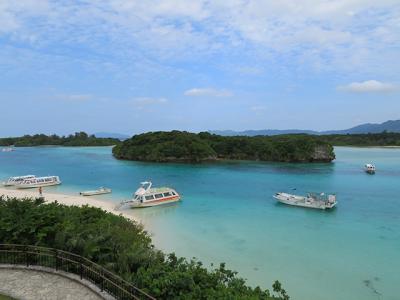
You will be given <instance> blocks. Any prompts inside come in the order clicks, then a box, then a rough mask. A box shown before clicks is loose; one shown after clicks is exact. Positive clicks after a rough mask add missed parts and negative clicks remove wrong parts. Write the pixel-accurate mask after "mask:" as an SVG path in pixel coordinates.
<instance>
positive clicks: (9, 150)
mask: <svg viewBox="0 0 400 300" xmlns="http://www.w3.org/2000/svg"><path fill="white" fill-rule="evenodd" d="M1 151H2V152H11V151H15V149H14V147H5V148H3V149H1Z"/></svg>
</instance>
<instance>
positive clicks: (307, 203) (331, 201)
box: [273, 193, 337, 209]
mask: <svg viewBox="0 0 400 300" xmlns="http://www.w3.org/2000/svg"><path fill="white" fill-rule="evenodd" d="M273 197H274V198H275V199H277V200H278V201H279V202H281V203H283V204H288V205H293V206H300V207H307V208H317V209H331V208H334V207H335V206H336V204H337V201H336V195H334V194H332V195H325V194H324V193H320V194H316V193H308V194H307V195H306V196H298V195H292V194H287V193H276V194H275V195H274V196H273Z"/></svg>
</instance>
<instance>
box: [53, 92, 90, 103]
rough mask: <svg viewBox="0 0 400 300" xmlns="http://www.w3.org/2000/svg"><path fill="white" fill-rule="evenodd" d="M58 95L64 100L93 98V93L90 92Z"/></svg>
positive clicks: (81, 100) (77, 100)
mask: <svg viewBox="0 0 400 300" xmlns="http://www.w3.org/2000/svg"><path fill="white" fill-rule="evenodd" d="M56 97H57V98H58V99H61V100H64V101H76V102H84V101H88V100H91V99H93V95H90V94H61V95H57V96H56Z"/></svg>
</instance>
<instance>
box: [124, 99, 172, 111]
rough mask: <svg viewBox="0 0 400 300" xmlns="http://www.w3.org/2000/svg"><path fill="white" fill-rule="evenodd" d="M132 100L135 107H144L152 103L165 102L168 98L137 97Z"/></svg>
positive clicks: (152, 104)
mask: <svg viewBox="0 0 400 300" xmlns="http://www.w3.org/2000/svg"><path fill="white" fill-rule="evenodd" d="M132 102H133V104H134V106H135V107H136V108H139V109H144V108H146V107H150V106H154V105H160V104H165V103H167V102H168V100H167V99H166V98H151V97H137V98H134V99H133V100H132Z"/></svg>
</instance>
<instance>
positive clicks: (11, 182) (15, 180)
mask: <svg viewBox="0 0 400 300" xmlns="http://www.w3.org/2000/svg"><path fill="white" fill-rule="evenodd" d="M35 177H36V176H35V175H24V176H15V177H10V178H8V179H7V181H4V182H3V185H4V186H14V185H17V184H19V183H21V182H23V181H24V180H25V179H33V178H35Z"/></svg>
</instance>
